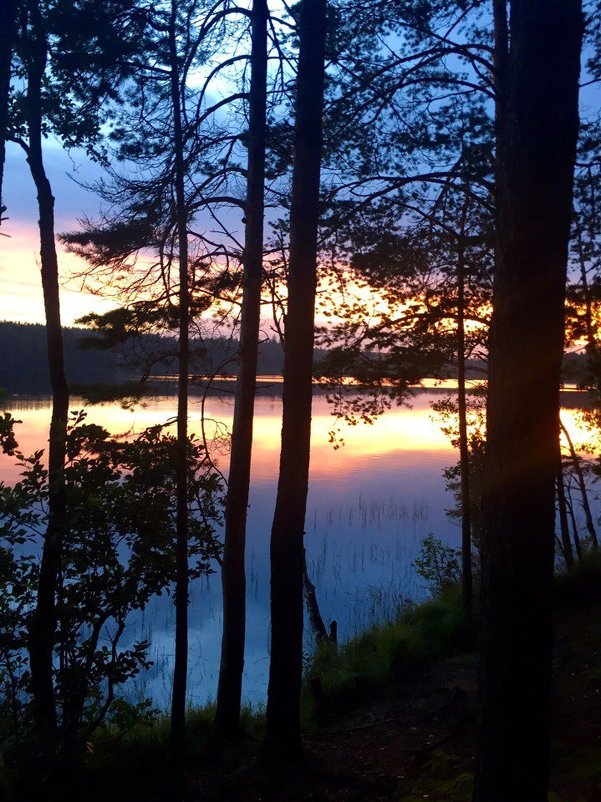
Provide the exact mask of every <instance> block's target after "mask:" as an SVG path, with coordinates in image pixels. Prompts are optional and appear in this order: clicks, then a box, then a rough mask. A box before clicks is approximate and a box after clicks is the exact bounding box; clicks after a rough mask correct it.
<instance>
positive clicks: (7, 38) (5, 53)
mask: <svg viewBox="0 0 601 802" xmlns="http://www.w3.org/2000/svg"><path fill="white" fill-rule="evenodd" d="M17 9H18V0H6V2H5V3H2V6H1V7H0V40H1V41H2V42H3V46H2V52H1V53H0V225H2V215H3V213H4V204H3V203H2V186H3V183H4V158H5V148H6V133H7V128H8V106H9V93H10V67H11V61H12V57H13V45H14V41H15V35H16V31H17Z"/></svg>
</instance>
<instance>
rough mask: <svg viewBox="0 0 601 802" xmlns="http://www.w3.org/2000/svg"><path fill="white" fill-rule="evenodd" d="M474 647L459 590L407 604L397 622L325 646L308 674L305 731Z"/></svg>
mask: <svg viewBox="0 0 601 802" xmlns="http://www.w3.org/2000/svg"><path fill="white" fill-rule="evenodd" d="M474 645H475V628H474V627H473V626H472V627H470V626H467V625H466V622H465V620H464V617H463V613H462V607H461V591H460V588H459V587H457V586H451V587H447V588H445V589H444V590H443V591H442V593H441V594H440V595H439V596H437V597H436V598H435V599H431V600H430V601H427V602H424V603H422V604H419V605H406V606H405V607H404V608H403V609H401V611H400V612H399V614H398V616H397V618H396V620H394V621H391V622H389V623H385V624H381V625H376V626H373V627H371V628H370V629H368V630H367V631H366V632H364V633H363V634H361V635H359V636H357V637H355V638H353V639H352V640H350V641H348V642H347V643H345V644H343V645H342V646H340V647H339V648H338V649H336V648H335V647H334V646H332V645H331V644H324V645H323V646H322V647H321V648H320V649H319V650H318V651H317V652H316V653H315V654H314V656H313V658H312V659H311V661H310V663H309V666H308V669H307V672H306V673H307V682H306V684H305V689H304V692H303V724H304V728H305V729H306V730H309V731H310V730H311V729H313V728H314V727H315V726H318V725H321V724H323V723H325V722H327V721H328V720H329V719H331V718H333V717H335V716H336V715H338V714H340V713H343V712H345V711H347V710H349V709H351V708H352V707H354V706H355V705H357V704H359V703H361V702H363V701H365V700H366V699H369V698H371V697H373V696H374V695H384V694H386V693H387V692H388V691H389V690H390V689H391V687H392V686H393V685H394V684H395V683H398V682H399V680H403V679H406V678H407V677H409V676H411V675H412V674H415V673H417V672H419V671H421V670H423V669H424V668H425V667H427V666H428V665H429V664H431V663H433V662H434V661H436V660H440V659H443V658H447V657H451V656H453V655H455V654H458V653H460V652H465V651H469V650H470V649H472V648H473V647H474Z"/></svg>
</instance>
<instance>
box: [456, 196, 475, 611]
mask: <svg viewBox="0 0 601 802" xmlns="http://www.w3.org/2000/svg"><path fill="white" fill-rule="evenodd" d="M466 215H467V201H466V206H465V208H464V212H463V219H462V227H461V233H460V235H459V248H458V254H457V408H458V413H459V470H460V478H461V595H462V603H463V612H464V615H465V616H466V617H468V618H469V617H470V616H471V614H472V601H473V580H472V515H471V512H472V510H471V494H470V455H469V447H468V438H467V392H466V387H465V248H464V237H465V218H466Z"/></svg>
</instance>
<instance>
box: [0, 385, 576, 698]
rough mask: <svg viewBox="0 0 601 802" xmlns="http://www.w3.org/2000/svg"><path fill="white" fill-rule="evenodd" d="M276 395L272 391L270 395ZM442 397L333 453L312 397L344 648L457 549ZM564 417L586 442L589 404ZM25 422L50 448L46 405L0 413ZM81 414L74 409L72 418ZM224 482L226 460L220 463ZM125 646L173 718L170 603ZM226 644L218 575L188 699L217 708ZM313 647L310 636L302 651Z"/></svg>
mask: <svg viewBox="0 0 601 802" xmlns="http://www.w3.org/2000/svg"><path fill="white" fill-rule="evenodd" d="M269 392H270V391H269V390H268V391H263V392H262V394H260V395H259V397H258V398H257V405H256V416H255V427H254V450H253V462H252V484H251V493H250V508H249V516H248V549H247V579H248V602H247V614H248V621H247V644H246V661H245V673H244V685H243V696H244V699H245V701H246V702H249V703H252V704H255V705H256V704H261V703H263V702H264V701H265V697H266V689H267V676H268V664H269V653H268V648H269V534H270V528H271V520H272V515H273V509H274V504H275V492H276V482H277V467H278V462H279V447H280V428H281V398H280V397H279V395H278V394H275V395H273V394H269ZM271 392H272V393H273V391H271ZM440 398H441V394H440V391H434V390H428V391H421V392H418V393H416V395H415V396H414V397H413V399H411V406H410V407H409V406H403V407H394V408H393V409H391V410H389V411H387V412H386V413H385V414H384V415H383V416H382V417H380V418H379V419H378V420H376V421H375V423H373V425H365V424H359V425H357V426H343V427H342V431H341V434H342V436H343V438H344V441H345V445H344V446H342V447H341V448H338V449H334V448H333V446H332V445H331V443H330V438H329V432H330V431H331V430H332V429H333V427H334V419H333V418H332V416H331V407H330V405H329V404H328V402H327V399H326V398H325V396H324V395H323V394H321V393H316V396H315V400H314V409H313V435H312V453H311V472H310V490H309V499H308V506H307V518H306V548H307V564H308V571H309V575H310V578H311V579H312V581H313V582H314V584H315V585H316V589H317V597H318V600H319V604H320V607H321V612H322V616H323V618H324V621H325V622H326V625H327V624H328V623H329V622H330V621H331V620H333V619H334V620H336V621H337V623H338V633H339V638H340V639H341V640H345V639H347V638H349V637H350V636H352V635H353V634H354V633H356V632H358V631H360V630H361V629H364V628H365V627H367V626H368V625H369V624H371V623H373V622H374V621H379V620H383V619H385V618H387V617H390V616H391V615H393V614H394V611H395V609H396V607H397V605H398V603H399V600H401V599H404V598H407V597H410V598H413V599H419V598H421V597H423V596H424V595H425V593H426V592H427V589H426V588H425V587H424V586H423V583H422V582H421V581H420V578H419V577H417V576H416V574H415V571H414V569H413V567H412V563H413V560H414V558H415V556H416V554H417V552H418V551H419V548H420V545H421V542H422V540H423V538H424V536H425V535H427V534H428V533H429V532H433V533H434V534H435V536H436V537H439V538H440V539H441V540H443V541H444V542H446V543H448V544H451V545H459V542H460V531H459V526H458V523H457V522H456V521H454V520H452V519H450V518H449V517H448V516H447V514H446V509H447V508H448V507H450V506H452V505H453V499H452V497H451V496H450V495H449V494H448V493H446V492H445V482H444V479H443V476H442V470H443V468H445V467H447V466H449V465H452V464H453V463H455V462H456V461H457V454H456V452H455V451H454V450H453V448H452V447H451V445H450V443H449V441H448V440H447V438H446V437H445V435H443V433H442V432H441V430H440V427H439V423H438V422H437V419H436V416H435V415H434V413H433V412H432V410H431V408H430V404H431V402H432V401H434V400H440ZM565 399H566V400H565V403H564V410H563V412H562V418H563V420H564V423H566V425H567V426H568V428H569V430H570V431H571V432H572V435H573V436H574V438H575V439H576V441H579V440H580V439H582V437H581V430H580V426H579V422H578V416H577V412H576V409H575V407H578V406H579V404H580V403H581V399H582V397H580V396H579V395H578V394H575V393H569V394H566V396H565ZM2 406H3V408H4V409H6V410H10V411H11V412H12V413H13V414H14V416H15V417H17V418H19V419H21V420H22V421H23V423H22V425H20V426H18V427H17V439H18V441H19V445H20V448H21V449H22V450H23V451H24V452H25V453H26V454H27V453H30V452H32V451H33V450H35V449H38V448H44V447H45V446H46V443H47V439H48V425H49V419H50V400H49V399H48V398H9V399H6V400H5V402H4V404H3V405H2ZM81 407H83V402H81V401H80V400H79V399H73V400H72V403H71V408H72V409H78V408H81ZM232 409H233V401H232V397H231V394H228V395H225V396H224V395H216V396H211V397H209V398H208V399H207V401H206V416H207V417H208V418H209V419H211V421H213V424H212V425H217V426H220V427H223V426H226V427H229V425H230V423H231V417H232ZM175 412H176V399H175V397H160V398H151V399H146V401H145V404H144V406H143V407H137V408H136V409H135V410H133V411H132V410H125V409H123V408H121V407H120V406H119V405H118V404H110V405H103V406H99V407H93V408H91V409H90V410H89V414H88V420H89V421H90V422H96V423H99V424H101V425H103V426H105V427H106V428H107V429H108V430H109V431H111V432H112V433H115V434H116V433H125V432H132V433H136V432H141V431H142V430H143V429H144V428H145V427H147V426H149V425H152V424H156V423H160V422H163V421H165V420H167V419H169V418H172V417H173V416H174V415H175ZM199 422H200V408H199V401H198V400H197V399H195V398H192V399H191V414H190V427H191V430H192V431H196V432H198V431H199ZM216 461H217V463H218V465H219V467H220V468H221V470H223V471H224V473H225V472H227V464H228V455H227V453H222V454H218V455H217V459H216ZM15 476H16V471H15V468H14V466H13V464H12V460H11V459H10V458H8V457H6V456H3V455H2V456H0V480H1V481H4V482H13V481H14V480H15ZM128 621H129V624H128V627H127V631H126V634H125V636H124V639H123V642H124V643H132V642H133V641H135V640H139V639H141V638H142V637H144V638H148V639H149V640H150V641H151V644H152V645H151V649H150V655H149V657H150V659H151V660H152V661H153V663H154V665H153V666H152V668H151V669H150V670H149V671H147V672H145V673H143V674H142V675H141V676H140V677H139V678H137V679H136V680H135V681H132V683H131V684H130V686H129V687H128V689H127V691H128V696H129V697H130V698H132V699H136V700H137V699H140V698H145V697H151V698H152V699H153V700H154V702H155V703H156V704H157V706H159V707H161V708H164V709H167V708H168V706H169V699H170V688H171V670H172V662H173V631H174V614H173V607H172V600H171V599H170V598H169V597H167V596H162V597H158V598H155V599H153V600H152V602H151V603H150V604H149V605H148V606H147V607H146V609H145V610H144V611H143V612H141V613H138V614H135V615H134V614H132V616H131V617H130V619H128ZM220 645H221V586H220V580H219V575H218V573H215V574H213V575H211V576H209V577H202V578H201V579H199V580H197V581H196V582H194V583H193V586H192V588H191V606H190V668H189V684H188V690H189V701H190V702H191V703H192V704H194V705H200V704H204V703H205V702H207V701H210V700H212V699H214V697H215V693H216V688H217V677H218V670H219V657H220ZM311 647H312V639H311V634H310V633H309V632H307V633H306V648H307V651H309V650H310V649H311Z"/></svg>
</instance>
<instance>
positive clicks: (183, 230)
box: [169, 0, 190, 754]
mask: <svg viewBox="0 0 601 802" xmlns="http://www.w3.org/2000/svg"><path fill="white" fill-rule="evenodd" d="M176 15H177V4H176V2H175V0H173V2H172V5H171V18H170V24H169V57H170V62H171V63H170V69H171V75H170V82H171V104H172V108H173V145H174V157H175V158H174V166H175V204H176V218H177V241H178V249H179V319H178V382H177V443H176V468H175V471H176V497H177V499H176V524H175V526H176V554H175V557H176V569H175V570H176V576H175V661H174V668H173V695H172V698H171V747H172V749H173V751H174V753H175V754H179V753H180V752H181V749H182V746H183V740H184V731H185V719H186V681H187V674H188V460H187V447H188V384H189V370H188V365H189V350H190V349H189V328H190V298H189V286H188V219H187V217H188V216H187V210H186V193H185V164H184V137H183V132H182V120H181V95H180V71H179V59H178V54H177V40H176V30H175V25H176Z"/></svg>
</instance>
